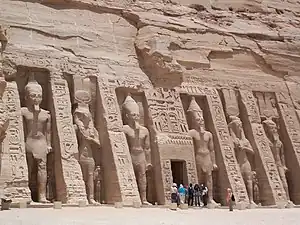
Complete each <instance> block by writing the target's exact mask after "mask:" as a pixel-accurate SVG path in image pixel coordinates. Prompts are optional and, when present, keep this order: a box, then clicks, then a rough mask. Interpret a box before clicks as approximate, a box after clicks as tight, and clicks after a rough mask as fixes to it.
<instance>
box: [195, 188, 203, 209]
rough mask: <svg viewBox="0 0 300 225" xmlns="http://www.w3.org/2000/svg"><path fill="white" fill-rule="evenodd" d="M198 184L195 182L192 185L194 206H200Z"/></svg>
mask: <svg viewBox="0 0 300 225" xmlns="http://www.w3.org/2000/svg"><path fill="white" fill-rule="evenodd" d="M200 194H201V193H200V186H199V184H195V186H194V195H195V206H201V205H200Z"/></svg>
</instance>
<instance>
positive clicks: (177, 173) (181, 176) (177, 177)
mask: <svg viewBox="0 0 300 225" xmlns="http://www.w3.org/2000/svg"><path fill="white" fill-rule="evenodd" d="M171 170H172V177H173V183H176V184H177V186H179V185H180V184H183V185H186V184H188V179H187V170H186V162H185V161H182V160H171Z"/></svg>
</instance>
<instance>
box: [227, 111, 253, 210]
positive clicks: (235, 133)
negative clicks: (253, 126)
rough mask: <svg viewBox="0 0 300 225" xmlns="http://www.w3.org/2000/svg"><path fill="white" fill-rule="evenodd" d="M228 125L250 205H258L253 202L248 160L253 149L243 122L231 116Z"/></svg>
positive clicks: (251, 175) (250, 170)
mask: <svg viewBox="0 0 300 225" xmlns="http://www.w3.org/2000/svg"><path fill="white" fill-rule="evenodd" d="M229 119H230V122H229V124H228V128H229V132H230V135H231V138H232V141H233V144H234V149H235V154H236V159H237V161H238V163H239V166H240V169H241V173H242V177H243V179H244V182H245V184H246V188H247V192H248V196H249V200H250V204H252V205H256V204H255V203H254V201H253V174H252V169H251V164H250V162H249V160H248V157H247V153H249V154H251V155H254V151H253V148H252V146H251V144H250V142H249V141H248V139H247V138H246V137H245V133H244V129H243V125H242V121H241V120H240V118H239V117H237V116H230V117H229Z"/></svg>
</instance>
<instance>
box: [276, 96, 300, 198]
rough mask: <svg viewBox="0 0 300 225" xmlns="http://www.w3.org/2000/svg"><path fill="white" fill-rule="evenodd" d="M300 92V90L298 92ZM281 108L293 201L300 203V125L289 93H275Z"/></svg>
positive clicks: (281, 125)
mask: <svg viewBox="0 0 300 225" xmlns="http://www.w3.org/2000/svg"><path fill="white" fill-rule="evenodd" d="M298 91H299V90H298ZM275 96H276V101H277V104H278V106H279V115H280V128H281V129H280V130H281V132H282V134H283V139H282V141H283V143H284V147H285V148H284V151H285V161H286V164H287V168H288V169H289V171H288V172H289V180H290V181H291V182H290V183H289V191H290V197H291V200H292V201H293V202H294V203H296V204H299V203H300V180H299V171H300V124H299V120H298V118H297V114H296V111H295V108H294V105H293V102H292V99H291V97H290V96H289V95H288V94H287V93H283V92H281V93H275Z"/></svg>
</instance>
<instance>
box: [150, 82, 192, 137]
mask: <svg viewBox="0 0 300 225" xmlns="http://www.w3.org/2000/svg"><path fill="white" fill-rule="evenodd" d="M145 95H146V98H147V102H148V106H149V112H150V115H151V119H152V121H153V125H154V128H155V129H156V130H157V132H162V133H180V134H186V133H187V132H188V126H187V123H186V119H185V115H184V111H183V108H182V104H181V102H180V96H179V93H177V92H176V91H175V90H172V89H164V88H157V89H151V90H147V91H146V92H145Z"/></svg>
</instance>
